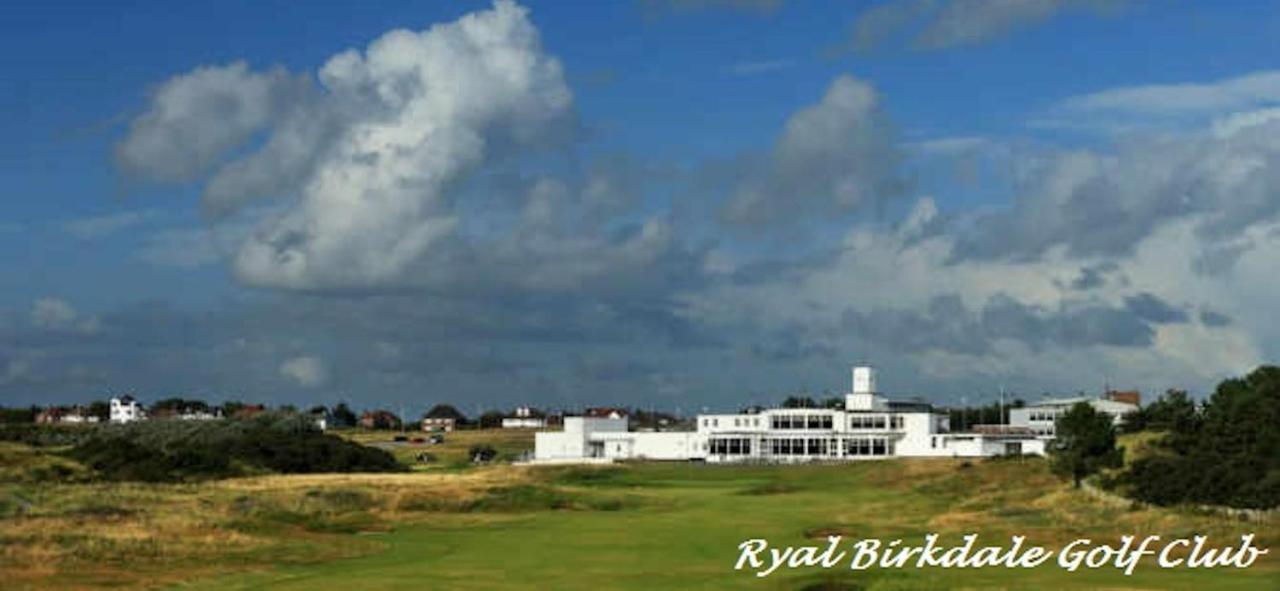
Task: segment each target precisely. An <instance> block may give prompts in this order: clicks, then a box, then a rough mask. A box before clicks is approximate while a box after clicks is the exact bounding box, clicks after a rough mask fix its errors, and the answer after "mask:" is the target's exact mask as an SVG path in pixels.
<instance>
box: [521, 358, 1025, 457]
mask: <svg viewBox="0 0 1280 591" xmlns="http://www.w3.org/2000/svg"><path fill="white" fill-rule="evenodd" d="M536 437H537V439H536V449H535V451H534V458H535V461H537V462H544V463H556V462H582V461H587V462H608V461H613V460H628V459H634V460H696V461H706V462H713V463H719V462H811V461H852V460H866V459H882V458H892V457H988V456H999V455H1031V454H1035V455H1040V454H1043V453H1044V450H1045V441H1046V440H1047V439H1048V438H1047V437H1044V436H1037V435H1031V434H1026V433H1020V434H1012V433H953V432H951V424H950V420H949V419H948V417H947V415H946V414H942V413H937V412H934V411H933V409H932V408H931V407H930V406H929V405H927V404H922V403H914V402H909V403H899V402H892V401H889V400H887V399H885V398H884V397H882V396H881V395H880V394H879V393H878V392H877V391H876V376H875V370H874V369H872V368H870V367H855V368H853V388H852V390H851V391H850V392H849V393H848V394H846V395H845V405H844V409H827V408H774V409H767V410H763V411H760V412H757V413H748V414H714V415H712V414H708V415H699V416H698V417H697V430H696V431H683V432H632V431H628V424H627V418H626V417H625V416H623V417H618V418H593V417H565V419H564V430H563V431H555V432H540V433H538V434H537V435H536Z"/></svg>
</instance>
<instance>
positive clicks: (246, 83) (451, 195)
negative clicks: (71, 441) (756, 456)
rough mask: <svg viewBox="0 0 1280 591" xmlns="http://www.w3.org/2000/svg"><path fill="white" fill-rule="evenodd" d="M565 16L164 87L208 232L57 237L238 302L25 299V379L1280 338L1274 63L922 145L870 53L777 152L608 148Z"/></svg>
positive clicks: (693, 393) (536, 378)
mask: <svg viewBox="0 0 1280 591" xmlns="http://www.w3.org/2000/svg"><path fill="white" fill-rule="evenodd" d="M733 4H734V3H717V2H696V3H690V5H688V6H678V5H681V3H672V5H671V6H664V7H663V8H664V10H665V9H666V8H672V9H677V8H697V9H700V10H698V11H696V12H705V11H706V10H711V9H713V8H717V7H724V6H725V5H733ZM743 4H744V5H745V6H746V7H747V8H749V9H751V12H753V13H755V14H760V15H764V16H766V17H767V18H778V19H781V18H785V12H786V10H788V8H789V7H787V6H784V5H783V4H782V3H775V2H748V3H743ZM1120 4H1121V3H1119V2H1103V1H1101V0H1093V1H1072V0H1025V1H1017V2H1014V1H1010V2H1000V3H996V2H969V1H967V0H950V1H943V0H902V1H894V2H886V3H882V4H880V5H877V6H875V7H872V8H869V9H867V10H865V11H862V12H861V13H860V14H859V15H858V16H857V17H856V19H854V20H853V21H852V26H853V30H854V45H855V46H857V47H860V48H864V49H866V48H871V47H875V46H881V45H884V44H886V43H888V42H889V41H890V40H891V39H895V38H905V39H907V40H908V44H909V45H910V46H912V47H915V48H919V49H929V50H942V49H946V48H952V47H960V46H973V45H975V44H980V43H983V42H985V41H989V40H991V39H993V38H995V37H997V36H1000V35H1007V34H1011V33H1013V32H1015V31H1017V30H1019V29H1024V28H1028V27H1031V26H1048V25H1047V23H1048V22H1049V21H1050V20H1051V19H1052V18H1054V17H1055V16H1058V15H1060V14H1070V13H1081V14H1090V15H1093V14H1099V13H1101V14H1114V13H1115V9H1116V8H1118V7H1120ZM730 7H733V6H730ZM673 12H674V13H681V12H683V10H674V11H673ZM536 14H537V13H531V11H530V10H529V9H527V8H525V7H523V6H521V5H518V4H516V3H514V2H511V1H507V0H499V1H498V2H495V3H494V4H493V5H492V6H491V7H488V8H485V9H481V10H476V11H474V12H471V13H469V14H465V15H463V16H461V17H459V18H457V19H456V20H452V21H449V22H442V23H438V24H434V25H431V26H429V27H426V28H424V29H422V30H418V31H413V30H407V29H397V30H393V31H389V32H386V33H384V34H383V35H381V36H380V37H377V38H376V39H374V40H372V41H371V42H369V43H368V44H367V45H366V46H365V47H363V48H360V49H346V50H341V51H336V52H335V53H333V54H331V55H330V56H329V57H328V58H327V59H325V60H323V62H322V63H321V65H319V67H317V68H316V69H315V70H314V71H309V70H296V69H289V68H286V67H284V66H273V67H268V68H257V67H254V66H252V65H250V62H248V61H244V60H237V61H231V62H227V63H210V64H197V65H194V66H193V67H192V68H191V69H189V70H188V71H186V72H182V73H178V74H176V75H173V76H172V77H171V78H169V79H167V80H164V81H162V82H160V83H159V84H158V85H156V86H155V87H154V88H153V89H152V90H151V92H150V94H149V96H148V98H147V101H146V104H145V105H144V106H143V108H142V109H141V111H140V112H139V113H138V114H136V116H134V117H133V118H132V119H131V120H130V121H129V123H128V125H127V128H126V129H124V130H123V132H122V134H121V135H120V136H119V137H117V138H116V140H115V143H114V148H113V161H114V165H115V166H116V168H117V170H118V171H119V172H120V174H121V175H123V176H125V177H127V178H128V179H130V180H131V181H132V182H134V183H139V184H144V185H148V186H153V187H160V188H161V189H162V190H163V189H164V188H172V190H173V191H174V192H175V193H178V194H181V193H184V192H183V191H180V190H178V189H179V188H181V187H194V193H197V194H198V196H193V197H190V198H187V197H175V198H174V199H189V200H188V201H187V204H188V205H190V206H192V207H198V209H199V211H201V212H202V215H203V216H204V219H205V220H207V225H204V224H201V223H196V224H191V223H189V222H172V223H171V222H170V221H169V220H168V218H166V216H168V215H170V214H167V213H164V212H157V211H154V210H145V211H143V210H129V211H121V212H115V213H112V214H109V215H106V216H99V217H95V218H86V219H82V220H73V221H71V222H67V223H64V224H63V225H62V227H63V228H64V232H65V233H67V234H70V235H72V236H73V237H75V238H77V239H78V240H80V241H81V242H82V243H92V242H94V241H103V240H110V239H113V238H112V237H113V236H118V235H121V234H125V233H132V232H138V233H146V232H150V233H149V234H146V235H145V236H144V238H142V239H141V244H139V245H138V246H137V249H138V250H137V252H138V253H139V254H138V255H137V256H139V257H140V258H141V259H142V260H144V261H147V262H148V263H150V264H154V265H157V266H163V267H176V268H181V269H183V270H185V271H186V272H195V270H198V269H201V268H206V267H210V266H214V267H215V268H216V267H218V266H221V267H223V268H225V269H227V270H229V271H230V281H232V282H234V285H235V286H236V291H235V293H236V295H235V296H234V297H232V298H230V299H229V300H228V301H224V302H222V303H220V304H218V305H216V306H212V307H210V308H208V309H207V310H203V311H195V312H193V311H190V310H183V309H179V308H175V307H172V306H169V305H166V304H164V303H163V302H157V301H148V302H141V303H138V304H137V305H133V306H125V307H122V308H116V309H112V310H105V311H102V312H101V313H98V314H87V313H83V312H80V311H78V310H77V306H78V305H80V304H79V302H77V301H76V297H75V294H69V295H68V294H59V295H57V296H49V297H44V298H41V299H38V300H37V301H35V302H33V303H32V304H31V308H30V309H28V310H26V311H25V312H23V311H18V310H15V311H12V312H7V313H5V314H7V315H0V334H3V335H4V336H5V338H4V341H5V344H4V345H0V392H4V393H5V396H6V397H15V398H16V397H22V396H26V397H28V398H24V400H26V399H34V398H30V397H31V396H32V395H33V394H32V393H39V392H42V391H46V390H48V391H54V392H58V393H62V394H64V395H67V393H72V392H78V391H84V390H85V389H95V388H97V389H117V388H156V389H162V388H169V389H195V390H201V391H205V392H208V393H209V394H210V395H213V396H217V397H237V396H240V397H249V398H260V399H268V400H269V399H272V398H279V399H281V400H293V399H296V400H315V401H317V402H333V401H336V400H338V399H348V400H357V401H360V400H368V401H371V402H370V403H371V404H372V403H375V402H389V401H392V400H398V401H408V402H415V403H416V402H420V403H423V404H426V403H429V402H438V401H440V400H446V399H447V400H452V401H454V402H457V403H459V404H460V405H461V406H463V408H464V410H467V411H471V410H473V409H472V407H471V405H473V404H474V405H476V406H480V405H483V406H493V405H506V404H514V403H522V402H532V403H536V404H541V405H551V406H573V405H578V404H584V403H625V404H654V405H658V406H662V407H666V408H681V407H682V408H683V409H684V410H686V411H689V410H694V409H696V408H700V407H703V406H708V405H739V404H746V403H748V402H766V401H769V400H773V399H776V398H779V397H781V396H783V395H785V393H786V392H789V391H794V390H796V389H802V388H807V389H809V390H811V391H820V390H823V389H826V388H839V387H842V386H843V385H844V382H843V375H844V371H843V368H844V367H845V366H847V365H848V364H850V363H852V362H853V361H855V360H863V361H871V362H873V363H875V364H876V365H878V366H880V367H881V368H882V372H883V374H884V376H885V378H886V379H885V381H886V383H887V384H888V385H890V386H891V387H896V389H897V390H899V391H900V393H902V394H916V393H919V394H923V395H925V396H926V397H932V398H934V399H936V400H952V399H953V397H958V396H960V395H965V394H968V397H969V399H970V400H971V401H972V400H974V399H976V396H975V395H974V394H972V393H977V392H981V393H989V392H991V391H994V390H995V389H996V388H997V387H1000V386H1003V387H1006V388H1011V389H1014V390H1016V391H1019V392H1021V393H1023V394H1024V395H1025V396H1028V397H1034V396H1036V395H1038V394H1040V393H1042V392H1054V391H1062V390H1069V391H1075V390H1079V389H1097V388H1100V387H1102V385H1103V384H1104V383H1109V384H1112V385H1122V386H1132V387H1141V388H1147V389H1150V388H1164V387H1175V386H1182V387H1190V388H1193V389H1199V390H1200V391H1203V389H1204V388H1207V387H1208V386H1210V385H1211V384H1212V383H1214V382H1215V381H1216V380H1218V379H1221V378H1223V377H1226V376H1230V375H1236V374H1239V373H1242V372H1244V371H1247V370H1249V369H1251V368H1252V367H1253V366H1254V365H1256V364H1258V363H1262V362H1264V361H1266V360H1268V359H1270V360H1274V359H1276V356H1277V353H1280V327H1277V325H1275V324H1274V323H1272V322H1268V321H1267V320H1268V314H1269V313H1270V309H1271V307H1272V306H1271V305H1270V304H1269V302H1271V301H1273V300H1274V298H1275V296H1277V295H1280V276H1277V274H1275V273H1274V272H1272V269H1273V268H1274V262H1273V261H1274V260H1275V259H1276V255H1277V254H1278V253H1280V115H1277V112H1278V111H1277V108H1276V105H1277V104H1278V103H1280V85H1276V84H1274V83H1273V82H1274V79H1275V78H1276V77H1277V76H1280V74H1277V73H1276V72H1272V71H1256V72H1246V73H1241V74H1240V75H1236V76H1231V77H1215V78H1213V79H1209V80H1194V81H1185V82H1179V83H1160V84H1147V83H1137V84H1134V85H1131V86H1124V87H1111V88H1096V89H1094V90H1092V91H1090V92H1088V93H1085V94H1073V95H1068V96H1059V97H1056V98H1055V99H1054V100H1052V101H1045V102H1043V103H1042V105H1046V106H1042V107H1041V108H1039V110H1037V111H1035V112H1029V113H1028V116H1027V117H1026V119H1025V120H1024V123H1023V125H1022V126H1021V127H1020V128H1017V129H1016V131H1017V133H1012V132H1007V131H1006V132H1000V133H992V134H989V135H986V134H977V135H966V136H963V137H961V136H945V135H936V136H930V137H924V138H921V137H919V136H918V134H915V135H911V136H910V137H909V134H906V133H904V129H910V121H905V120H902V119H900V118H898V117H897V116H896V112H895V109H894V105H895V98H896V97H895V96H894V95H893V94H891V93H888V92H886V91H885V90H884V89H882V88H880V87H879V85H878V84H877V81H876V80H875V79H874V77H872V76H870V75H868V74H866V73H862V72H860V71H859V69H858V68H856V67H851V68H848V69H844V70H843V71H840V72H838V73H835V74H834V75H831V76H830V77H828V78H825V79H824V80H823V81H822V82H823V84H822V88H821V90H820V92H816V93H811V94H809V95H807V96H804V97H801V98H799V99H798V100H793V101H792V103H791V107H790V112H788V113H784V114H782V115H781V116H779V117H775V118H770V119H766V118H761V119H760V121H761V123H760V125H761V126H762V127H766V128H768V129H769V133H770V134H771V138H770V139H769V140H768V141H767V142H763V143H758V144H757V145H753V146H747V147H744V148H743V149H741V150H739V151H737V152H735V153H732V154H726V155H724V156H723V157H719V158H704V159H700V160H695V161H679V162H671V161H668V160H665V159H664V158H663V157H662V156H661V155H660V154H655V153H641V152H639V151H637V152H625V151H612V152H609V151H606V150H601V149H597V148H594V147H593V146H592V141H593V140H592V137H593V136H594V135H595V134H598V133H600V132H599V130H598V128H596V127H595V126H594V125H593V122H592V117H591V116H590V115H588V114H587V113H586V111H585V109H584V108H583V107H581V106H580V101H581V99H580V97H579V96H576V95H575V89H574V88H573V85H572V84H571V82H570V81H571V80H572V79H573V77H572V76H570V75H568V74H566V70H567V69H570V70H571V69H572V68H573V64H572V57H571V56H559V55H555V54H553V53H551V52H550V51H548V49H547V46H546V43H545V42H544V38H543V37H544V33H545V31H544V30H541V29H544V28H545V27H546V26H549V25H544V26H543V27H539V26H538V25H536V24H535V19H534V16H536ZM752 18H757V17H752ZM651 26H661V24H660V23H659V24H656V25H651ZM735 59H736V58H735ZM734 63H762V64H763V63H768V64H787V66H786V67H785V68H783V67H774V66H772V65H771V66H770V67H768V68H764V67H761V68H758V69H755V70H751V72H752V74H753V76H750V77H744V78H758V77H760V76H773V75H787V76H791V75H800V73H798V71H802V70H803V68H802V67H800V66H798V65H797V66H792V65H791V64H792V61H791V60H790V59H787V60H781V59H774V60H772V61H767V62H765V61H758V62H747V61H741V60H738V61H735V62H734ZM868 69H869V70H870V69H874V68H868ZM720 71H722V72H724V71H732V68H722V69H721V70H720ZM653 92H655V93H658V92H663V90H662V89H661V88H656V87H655V88H653ZM1139 119H1140V120H1141V123H1142V125H1141V126H1140V127H1138V128H1136V129H1135V128H1134V127H1133V126H1132V125H1131V124H1132V123H1133V122H1134V120H1139ZM765 121H776V123H773V124H766V123H765ZM1046 127H1052V128H1055V129H1063V128H1071V129H1088V130H1089V131H1088V134H1089V136H1088V137H1089V138H1090V140H1089V141H1087V142H1079V141H1065V140H1064V141H1059V140H1058V138H1057V136H1053V135H1045V134H1044V133H1043V132H1042V130H1043V129H1045V128H1046ZM668 134H669V138H670V141H671V142H673V143H678V142H681V141H684V139H685V138H682V137H681V135H680V130H679V129H672V130H669V132H668ZM934 169H937V170H942V171H953V170H959V169H964V170H969V169H973V170H979V171H980V172H976V173H973V174H978V175H979V176H980V177H981V179H982V181H981V182H990V183H992V184H993V185H995V186H1000V187H1005V188H1007V195H1005V196H1004V197H1003V198H998V199H990V200H988V201H985V202H983V203H981V204H980V205H979V206H972V205H966V203H965V202H964V201H962V200H960V199H959V198H956V197H952V196H951V195H949V194H947V192H948V191H953V190H954V191H956V192H957V193H960V192H963V191H964V190H966V189H965V186H966V182H968V183H969V184H972V183H973V180H972V179H970V180H969V181H965V180H964V178H961V177H964V176H965V175H955V176H953V175H951V174H950V173H949V172H947V173H944V174H943V175H942V176H943V178H945V179H946V180H945V182H942V183H937V182H933V183H931V182H929V181H928V180H927V178H926V177H928V175H926V174H924V173H922V172H921V171H927V170H934ZM192 192H193V191H186V192H185V193H186V194H190V193H192ZM190 199H196V200H198V205H197V204H195V203H192V202H191V201H190ZM157 225H158V226H159V227H153V226H157ZM24 314H25V317H24ZM97 394H100V392H85V396H86V397H87V396H91V395H97ZM71 395H75V396H78V394H71Z"/></svg>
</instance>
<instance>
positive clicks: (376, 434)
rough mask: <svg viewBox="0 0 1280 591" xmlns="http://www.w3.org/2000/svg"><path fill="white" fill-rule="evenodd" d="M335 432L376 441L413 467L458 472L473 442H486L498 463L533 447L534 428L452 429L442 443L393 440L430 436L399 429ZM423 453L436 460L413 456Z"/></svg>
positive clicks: (463, 467)
mask: <svg viewBox="0 0 1280 591" xmlns="http://www.w3.org/2000/svg"><path fill="white" fill-rule="evenodd" d="M336 433H338V434H340V435H342V436H343V437H347V438H349V439H351V440H353V441H357V442H359V443H362V444H365V445H375V444H377V445H379V446H380V447H383V449H386V450H387V451H389V452H391V454H392V455H394V456H395V457H396V459H397V460H399V461H400V462H401V463H404V464H405V465H408V466H411V467H412V468H413V469H414V470H422V471H438V470H448V471H458V470H466V469H470V468H472V465H471V458H470V457H468V450H470V449H471V446H473V445H490V446H492V447H493V448H494V449H495V450H497V452H498V462H499V463H504V462H511V461H514V460H516V459H519V457H520V455H521V454H522V453H523V452H525V451H531V450H533V439H534V431H532V430H529V429H482V430H461V431H452V432H449V433H442V434H441V435H443V436H444V443H441V444H435V445H432V444H419V443H412V441H410V442H408V443H404V442H401V443H397V442H395V437H396V436H397V435H404V436H406V437H408V438H409V439H410V440H412V439H413V438H415V437H422V438H428V437H430V436H431V434H430V433H423V432H421V431H408V432H405V433H400V432H399V431H364V430H357V429H349V430H342V431H336ZM423 452H426V453H429V454H431V455H433V456H435V458H436V460H435V461H434V462H431V463H427V464H423V463H419V462H418V461H417V456H418V454H420V453H423Z"/></svg>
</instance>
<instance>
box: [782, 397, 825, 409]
mask: <svg viewBox="0 0 1280 591" xmlns="http://www.w3.org/2000/svg"><path fill="white" fill-rule="evenodd" d="M817 407H818V403H817V401H815V400H814V399H813V398H811V397H809V396H788V397H787V399H786V400H783V401H782V408H817Z"/></svg>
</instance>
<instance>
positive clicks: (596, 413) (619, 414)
mask: <svg viewBox="0 0 1280 591" xmlns="http://www.w3.org/2000/svg"><path fill="white" fill-rule="evenodd" d="M627 415H628V413H627V409H625V408H610V407H595V408H588V409H586V410H585V411H583V412H582V416H584V417H587V418H588V419H622V418H626V417H627Z"/></svg>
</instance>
